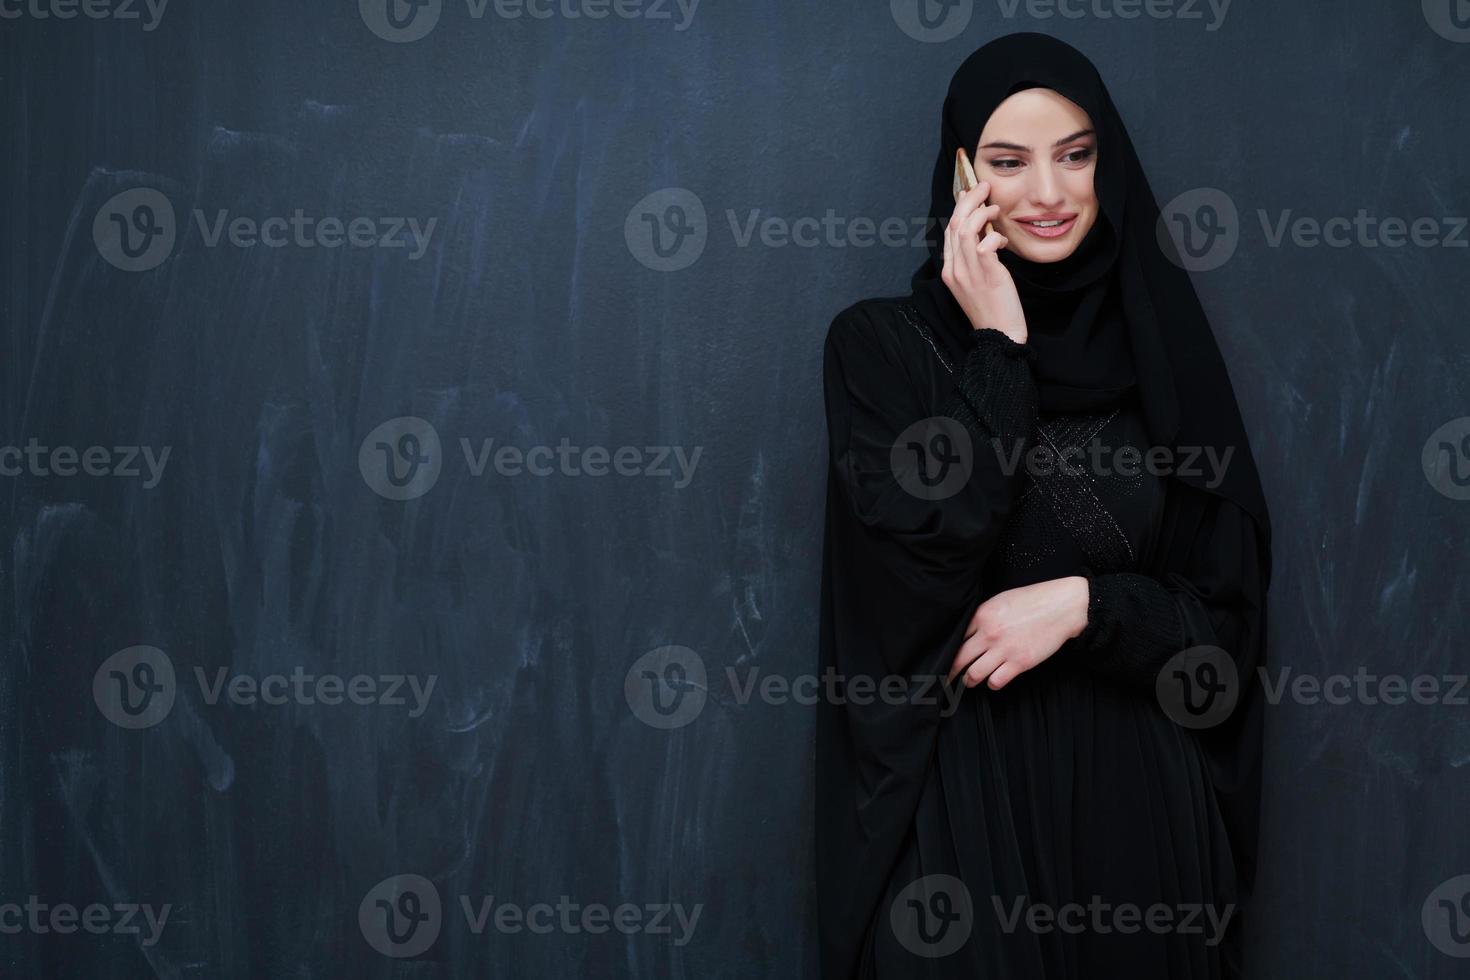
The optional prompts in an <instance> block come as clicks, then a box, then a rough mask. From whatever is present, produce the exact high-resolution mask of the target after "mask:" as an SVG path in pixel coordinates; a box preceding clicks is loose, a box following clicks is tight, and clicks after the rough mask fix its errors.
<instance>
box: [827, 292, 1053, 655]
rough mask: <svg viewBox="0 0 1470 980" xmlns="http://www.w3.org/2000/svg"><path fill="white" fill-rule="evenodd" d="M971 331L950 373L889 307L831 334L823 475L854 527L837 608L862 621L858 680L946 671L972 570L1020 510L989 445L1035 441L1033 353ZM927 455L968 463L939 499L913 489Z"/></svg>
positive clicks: (860, 307) (960, 633) (856, 309)
mask: <svg viewBox="0 0 1470 980" xmlns="http://www.w3.org/2000/svg"><path fill="white" fill-rule="evenodd" d="M976 333H977V334H988V335H991V336H977V337H975V338H973V343H972V345H971V346H970V349H969V350H968V351H967V352H966V353H965V355H964V359H963V361H962V362H961V363H960V364H958V365H956V370H955V373H954V374H949V373H948V372H947V371H946V370H945V369H944V368H943V367H942V366H941V364H940V362H939V360H938V355H937V354H936V353H935V352H934V351H933V350H932V349H931V348H929V347H928V346H927V344H925V343H924V341H922V340H921V339H920V338H919V336H918V334H917V333H916V332H914V330H913V327H912V326H911V325H910V324H908V323H906V322H904V321H903V320H902V319H901V318H900V317H899V315H898V313H897V312H896V311H895V310H892V309H891V308H886V307H883V306H876V307H875V306H874V305H873V304H869V303H864V304H857V305H855V306H853V307H849V308H848V309H847V310H844V311H843V312H842V313H841V314H839V315H838V316H837V318H836V319H835V320H834V321H833V323H832V326H831V328H830V329H829V331H828V334H827V341H826V345H825V349H824V356H823V376H824V392H825V395H824V397H825V404H826V412H827V429H828V444H829V454H830V473H831V479H832V480H833V481H834V483H835V489H836V499H837V500H838V501H840V502H841V503H842V504H843V505H844V506H843V509H844V510H847V511H848V512H849V514H850V515H851V516H852V517H853V518H855V519H856V521H857V522H858V523H859V524H860V525H861V527H862V529H863V533H862V535H861V537H860V539H859V543H860V550H858V551H855V552H854V553H853V554H851V555H850V556H849V560H851V561H853V562H855V563H859V564H861V566H862V567H861V568H860V569H858V570H857V571H856V572H855V573H854V574H853V575H852V576H851V579H850V581H851V593H852V594H851V595H850V596H848V597H846V598H845V599H844V600H843V602H844V607H845V612H846V614H847V616H848V617H850V618H851V622H853V623H854V624H859V623H860V624H861V629H860V630H859V629H856V628H855V629H854V631H853V632H854V635H853V637H852V640H853V642H854V643H855V644H858V649H860V650H861V651H862V655H861V657H860V658H859V659H861V660H863V661H864V662H865V663H864V664H863V667H862V668H861V672H864V673H866V672H869V670H882V671H884V672H891V673H894V674H901V675H908V676H915V675H920V674H923V675H927V676H933V675H938V676H941V677H942V676H944V675H945V674H947V673H948V667H949V661H950V660H952V659H953V657H954V654H955V652H956V650H957V649H958V647H959V643H960V642H961V641H962V640H963V638H964V628H965V625H966V624H967V623H968V620H969V617H970V615H971V614H972V613H973V612H974V608H975V604H976V602H977V601H978V592H979V585H980V569H981V568H982V566H983V564H984V562H985V559H986V556H987V555H988V554H989V552H990V550H991V549H992V547H993V546H994V544H995V542H996V541H997V540H998V539H999V537H1000V533H1001V531H1002V530H1003V529H1004V527H1005V524H1006V521H1007V520H1008V519H1009V516H1010V513H1011V509H1012V506H1013V504H1014V502H1015V499H1016V496H1017V493H1018V488H1019V486H1020V482H1021V481H1020V470H1019V468H1015V469H1009V468H1007V467H1005V466H1003V465H1002V462H1003V460H1002V458H1001V457H1000V456H999V454H997V453H996V452H994V451H991V447H990V445H989V440H990V439H991V438H992V437H998V438H1002V439H1006V438H1011V439H1016V438H1019V439H1021V440H1023V442H1028V443H1029V440H1030V439H1032V438H1034V433H1035V426H1036V384H1035V381H1034V380H1033V378H1032V376H1031V369H1030V366H1029V363H1028V358H1027V355H1028V354H1029V348H1027V347H1026V346H1025V345H1021V344H1016V343H1014V342H1013V341H1011V340H1010V339H1009V338H1008V337H1006V336H1005V335H1004V334H1002V333H1001V332H1000V331H998V330H981V331H976ZM936 379H938V380H937V381H936ZM917 423H923V424H924V425H925V426H932V425H935V424H937V425H938V426H939V429H940V430H942V431H941V434H942V436H943V441H942V442H934V443H932V444H931V442H930V441H929V439H928V438H927V437H926V436H924V435H923V434H922V433H921V434H920V435H919V436H914V435H913V427H914V426H915V425H916V424H917ZM906 433H907V435H906ZM901 437H902V438H901ZM964 443H967V444H968V445H965V446H962V447H961V446H960V444H964ZM934 446H939V447H941V448H942V449H944V450H946V451H951V452H954V451H955V447H960V448H961V449H963V452H962V455H964V457H965V459H964V461H963V463H964V466H965V467H966V475H964V476H963V478H962V479H961V480H960V481H959V482H958V483H957V484H956V482H955V481H952V480H951V481H948V486H947V487H940V488H939V489H941V490H947V492H943V493H929V492H926V490H925V488H924V487H922V486H918V485H916V483H915V481H914V475H915V470H916V468H917V466H916V463H915V461H916V460H919V459H923V458H924V454H925V453H926V452H928V451H929V450H930V449H931V448H933V447H934ZM1023 448H1024V446H1023ZM854 547H855V548H856V547H858V546H857V545H855V546H854ZM858 632H861V633H862V638H861V639H859V638H858V636H857V633H858Z"/></svg>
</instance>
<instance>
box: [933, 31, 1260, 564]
mask: <svg viewBox="0 0 1470 980" xmlns="http://www.w3.org/2000/svg"><path fill="white" fill-rule="evenodd" d="M1037 87H1040V88H1048V89H1051V90H1053V91H1055V92H1057V93H1058V94H1060V95H1062V96H1064V97H1065V98H1067V99H1069V100H1070V101H1072V102H1073V103H1075V104H1076V105H1077V106H1078V107H1079V108H1081V109H1082V110H1083V111H1084V112H1086V113H1087V115H1088V117H1089V118H1090V119H1091V120H1092V126H1093V129H1094V130H1095V131H1096V133H1097V165H1096V168H1095V171H1094V176H1093V184H1094V192H1095V193H1096V195H1097V199H1098V206H1099V212H1100V213H1099V215H1098V219H1097V221H1096V222H1095V223H1094V225H1093V227H1092V228H1091V229H1089V231H1088V233H1087V234H1086V235H1085V236H1084V238H1083V241H1082V242H1081V243H1080V244H1079V245H1078V248H1077V250H1076V251H1075V252H1074V253H1073V254H1072V255H1070V256H1068V257H1067V258H1066V259H1064V260H1062V261H1061V262H1055V263H1039V262H1032V261H1029V260H1027V259H1024V258H1022V257H1021V256H1020V255H1018V254H1016V253H1015V252H1012V251H1011V250H1010V249H1009V248H1004V249H1001V250H1000V252H999V253H998V257H999V258H1000V260H1001V262H1002V263H1004V264H1005V266H1006V268H1007V269H1008V270H1009V271H1010V273H1011V277H1012V279H1013V280H1014V281H1015V283H1016V290H1017V292H1018V294H1019V295H1020V297H1021V304H1022V307H1023V308H1024V309H1025V312H1026V323H1027V332H1028V340H1027V343H1028V345H1029V346H1031V347H1032V348H1033V349H1034V350H1035V351H1036V354H1037V356H1036V361H1035V373H1036V382H1037V390H1038V395H1039V399H1040V407H1041V410H1042V411H1044V412H1075V411H1089V410H1094V409H1096V408H1098V407H1101V406H1103V405H1107V404H1110V403H1112V402H1115V401H1116V400H1117V399H1118V398H1119V397H1121V396H1122V395H1123V394H1124V393H1126V392H1127V390H1128V389H1129V388H1132V387H1136V388H1137V394H1138V397H1139V399H1140V400H1141V403H1142V406H1143V412H1144V418H1145V420H1146V422H1147V425H1148V430H1149V436H1150V439H1151V441H1152V443H1153V445H1155V446H1167V447H1170V448H1172V449H1174V450H1175V451H1176V453H1177V455H1176V456H1175V459H1182V458H1183V457H1184V456H1185V455H1187V454H1193V453H1195V452H1198V451H1202V450H1203V449H1204V448H1205V447H1209V448H1212V449H1214V450H1215V451H1217V452H1218V453H1220V454H1221V455H1223V454H1224V453H1225V452H1227V451H1228V452H1231V453H1232V455H1231V456H1230V457H1229V464H1228V465H1227V466H1226V467H1224V470H1223V473H1222V474H1218V475H1217V474H1214V473H1209V472H1206V471H1205V470H1204V468H1203V467H1189V468H1187V469H1181V472H1180V473H1179V474H1177V475H1178V478H1179V479H1181V480H1183V481H1184V482H1186V483H1192V484H1194V485H1195V486H1198V487H1199V488H1200V489H1204V490H1207V491H1209V492H1211V493H1216V494H1219V495H1221V496H1224V497H1227V498H1229V499H1230V500H1233V501H1234V502H1235V503H1237V504H1239V505H1240V506H1241V507H1242V508H1243V509H1244V510H1246V511H1247V512H1248V513H1249V514H1250V515H1251V516H1252V517H1253V518H1254V519H1255V521H1256V524H1257V526H1258V527H1259V529H1260V531H1261V534H1262V536H1263V544H1264V545H1265V548H1264V549H1263V550H1264V552H1265V553H1269V541H1270V515H1269V512H1268V510H1267V507H1266V501H1265V495H1264V494H1263V492H1262V490H1261V483H1260V476H1259V474H1258V472H1257V470H1256V463H1255V459H1254V457H1253V456H1252V454H1251V450H1250V444H1249V442H1248V440H1247V438H1246V433H1245V426H1244V424H1243V423H1242V421H1241V417H1240V410H1239V408H1238V407H1237V405H1236V401H1235V392H1234V389H1233V387H1232V386H1231V383H1230V377H1229V375H1228V373H1227V372H1226V370H1225V363H1224V361H1223V359H1222V358H1221V356H1220V349H1219V346H1218V345H1217V344H1216V342H1215V337H1214V333H1213V331H1212V330H1211V327H1210V323H1209V320H1208V319H1207V318H1206V317H1205V313H1204V310H1203V308H1202V307H1201V306H1200V302H1199V297H1198V296H1197V295H1196V294H1195V291H1194V286H1193V284H1192V283H1191V282H1190V279H1189V275H1188V273H1187V272H1185V270H1184V268H1183V266H1182V265H1180V264H1179V262H1178V257H1177V252H1176V250H1175V248H1174V245H1173V241H1172V239H1170V238H1169V236H1168V235H1167V234H1163V235H1160V234H1159V232H1158V229H1159V206H1158V203H1157V201H1156V199H1155V197H1154V194H1153V190H1152V189H1151V188H1150V186H1149V183H1148V178H1147V177H1146V176H1145V175H1144V172H1143V167H1142V166H1141V165H1140V163H1139V160H1138V154H1137V153H1136V152H1135V150H1134V148H1133V141H1132V140H1131V139H1130V138H1129V136H1128V130H1127V128H1126V127H1125V126H1124V125H1123V120H1122V118H1121V117H1120V116H1119V114H1118V110H1117V108H1116V107H1115V106H1114V104H1113V100H1112V97H1111V96H1110V95H1109V94H1108V90H1107V86H1106V85H1104V84H1103V81H1102V77H1101V76H1100V75H1099V74H1098V71H1097V68H1096V67H1095V66H1094V65H1093V64H1092V62H1091V61H1090V60H1088V58H1087V56H1086V55H1084V54H1082V52H1080V51H1078V50H1077V49H1076V48H1074V47H1072V46H1071V45H1070V44H1067V43H1066V42H1065V41H1061V40H1058V39H1057V38H1054V37H1050V36H1048V35H1045V34H1037V33H1032V32H1023V33H1017V34H1009V35H1006V36H1004V37H1001V38H997V39H996V40H994V41H991V42H990V43H989V44H986V45H985V46H983V47H981V48H980V49H979V50H977V51H976V52H975V53H974V54H972V55H970V56H969V57H968V58H966V59H965V61H964V62H963V63H962V64H961V65H960V67H959V69H958V70H957V71H956V72H955V73H954V77H953V79H952V80H951V81H950V84H949V91H948V94H947V95H946V96H945V99H944V110H943V116H942V121H941V127H940V146H939V154H938V156H937V158H936V159H935V162H934V176H933V184H932V187H931V198H930V205H929V216H930V218H931V219H933V220H934V222H936V223H937V225H938V226H940V227H942V226H944V225H946V224H947V223H948V221H949V217H950V215H951V214H952V213H953V212H954V198H953V191H952V189H951V188H952V182H953V176H954V159H955V151H956V150H958V149H959V148H960V147H962V146H963V147H964V148H965V150H966V151H967V152H968V153H970V154H971V155H972V156H973V155H974V153H975V147H976V145H977V144H978V143H979V142H980V134H981V132H982V131H983V130H984V128H985V124H986V122H988V121H989V119H990V116H991V114H992V113H994V111H995V109H996V107H998V106H999V105H1000V104H1001V103H1002V102H1004V101H1005V100H1006V99H1007V98H1008V97H1010V96H1011V95H1012V94H1013V93H1015V92H1018V91H1021V90H1023V89H1028V88H1037ZM943 253H944V242H943V237H942V236H940V235H937V234H936V235H935V236H934V240H933V241H931V242H930V245H929V257H928V258H927V260H926V261H925V262H924V264H923V265H922V266H920V267H919V269H918V270H917V271H916V272H915V273H914V275H913V280H912V286H913V290H914V294H915V296H914V298H915V300H916V302H918V304H919V305H920V307H921V308H922V309H923V310H924V311H925V313H926V314H927V316H928V318H929V319H930V321H931V322H934V323H935V324H936V326H937V327H938V328H939V329H940V330H942V331H943V332H944V333H946V334H948V335H949V340H950V342H951V343H953V344H958V345H963V344H964V343H965V339H964V335H966V334H968V333H970V332H972V326H971V324H970V322H969V320H968V318H967V317H966V316H965V313H964V311H963V310H962V309H961V308H960V306H959V304H958V303H957V302H956V301H955V299H954V297H953V295H952V294H951V293H950V291H949V289H948V287H946V286H945V285H944V283H943V281H942V280H941V279H940V278H939V274H940V271H941V270H942V269H943V267H944V254H943ZM1196 470H1198V471H1199V472H1197V473H1196V472H1195V471H1196ZM1217 476H1218V477H1219V478H1220V482H1219V483H1218V484H1214V482H1213V481H1214V479H1215V478H1217ZM1267 574H1268V575H1269V569H1268V570H1267Z"/></svg>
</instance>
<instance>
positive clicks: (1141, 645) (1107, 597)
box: [1077, 569, 1184, 687]
mask: <svg viewBox="0 0 1470 980" xmlns="http://www.w3.org/2000/svg"><path fill="white" fill-rule="evenodd" d="M1083 574H1084V575H1085V576H1086V577H1087V580H1088V598H1087V626H1086V627H1085V628H1084V629H1083V630H1082V632H1081V633H1080V634H1078V636H1077V645H1078V648H1079V652H1080V654H1081V655H1082V657H1083V659H1084V660H1085V661H1086V664H1087V666H1088V667H1089V668H1091V669H1092V670H1096V671H1098V672H1100V673H1106V674H1111V675H1114V676H1117V677H1119V678H1121V679H1124V680H1126V681H1129V682H1131V683H1135V684H1140V685H1144V686H1150V687H1151V686H1152V685H1153V684H1154V683H1155V681H1157V680H1158V673H1159V670H1160V669H1162V667H1163V666H1164V664H1165V663H1166V662H1167V661H1168V660H1169V658H1170V657H1172V656H1174V654H1176V653H1178V652H1179V651H1180V650H1182V649H1183V648H1184V626H1183V623H1182V622H1181V620H1180V617H1179V607H1178V606H1177V605H1176V604H1175V602H1174V598H1173V596H1171V595H1170V594H1169V591H1168V589H1166V588H1164V586H1163V584H1162V583H1160V582H1159V581H1158V579H1155V578H1153V577H1151V576H1148V575H1138V574H1135V573H1133V572H1110V573H1106V574H1094V573H1093V572H1092V571H1091V570H1090V569H1087V570H1084V573H1083Z"/></svg>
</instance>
